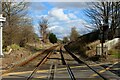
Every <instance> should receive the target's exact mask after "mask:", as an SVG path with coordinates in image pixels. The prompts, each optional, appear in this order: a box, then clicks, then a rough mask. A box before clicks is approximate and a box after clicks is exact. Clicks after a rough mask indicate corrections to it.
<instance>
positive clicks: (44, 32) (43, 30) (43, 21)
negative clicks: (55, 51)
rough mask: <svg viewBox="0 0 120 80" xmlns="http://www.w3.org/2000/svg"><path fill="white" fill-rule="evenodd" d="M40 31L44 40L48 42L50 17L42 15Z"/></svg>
mask: <svg viewBox="0 0 120 80" xmlns="http://www.w3.org/2000/svg"><path fill="white" fill-rule="evenodd" d="M39 27H40V28H39V31H40V34H41V36H42V41H43V42H44V43H47V40H48V31H47V28H48V19H47V18H46V17H42V18H41V20H40V21H39Z"/></svg>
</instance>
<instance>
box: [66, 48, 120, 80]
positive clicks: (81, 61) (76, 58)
mask: <svg viewBox="0 0 120 80" xmlns="http://www.w3.org/2000/svg"><path fill="white" fill-rule="evenodd" d="M64 48H65V50H66V51H67V52H68V53H69V54H70V55H71V56H72V57H73V58H74V59H75V60H76V61H77V62H78V63H79V64H81V63H82V64H84V65H86V66H87V67H88V68H89V69H91V70H92V71H94V72H95V73H96V74H97V75H98V76H100V77H101V78H102V79H103V80H112V79H108V78H106V77H104V76H103V75H102V74H100V72H98V71H96V70H95V69H94V68H92V67H91V66H89V65H88V64H87V63H86V61H84V60H81V59H79V58H78V57H76V56H75V55H74V54H73V53H72V52H70V51H69V50H68V49H67V48H66V46H64ZM103 70H104V69H103ZM103 70H101V71H103ZM105 70H106V71H107V69H105ZM115 80H120V78H119V79H115Z"/></svg>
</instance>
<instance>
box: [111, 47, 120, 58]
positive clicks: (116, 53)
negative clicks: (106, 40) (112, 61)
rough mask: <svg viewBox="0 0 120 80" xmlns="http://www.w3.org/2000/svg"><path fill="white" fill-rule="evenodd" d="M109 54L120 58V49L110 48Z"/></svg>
mask: <svg viewBox="0 0 120 80" xmlns="http://www.w3.org/2000/svg"><path fill="white" fill-rule="evenodd" d="M109 54H111V56H112V57H113V58H119V59H120V50H118V49H112V50H110V51H109Z"/></svg>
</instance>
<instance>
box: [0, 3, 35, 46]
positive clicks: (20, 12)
mask: <svg viewBox="0 0 120 80" xmlns="http://www.w3.org/2000/svg"><path fill="white" fill-rule="evenodd" d="M27 7H28V3H26V2H2V13H3V15H4V16H5V17H6V19H7V20H6V23H5V26H4V27H3V46H4V47H6V46H8V45H11V44H18V45H20V46H25V44H26V43H27V42H29V41H30V40H31V38H32V37H34V31H33V27H32V24H31V19H30V18H28V17H27V16H26V13H27V12H26V11H27Z"/></svg>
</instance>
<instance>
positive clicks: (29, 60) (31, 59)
mask: <svg viewBox="0 0 120 80" xmlns="http://www.w3.org/2000/svg"><path fill="white" fill-rule="evenodd" d="M58 46H59V45H55V46H52V47H50V48H49V49H46V50H44V51H43V52H42V53H39V54H36V55H34V56H32V57H30V58H28V59H25V60H24V61H22V62H20V63H18V64H14V65H12V67H10V68H9V69H7V70H5V71H3V72H2V76H3V75H6V74H8V73H10V72H12V71H14V70H16V69H17V68H18V67H21V66H24V65H27V64H28V63H30V62H32V61H33V60H35V59H36V58H37V57H39V56H40V55H42V54H44V53H48V52H50V51H51V50H54V48H56V47H58Z"/></svg>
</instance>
